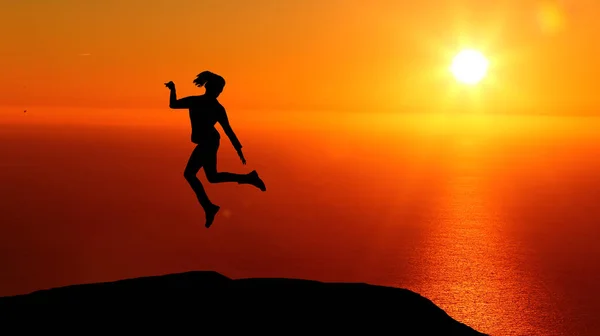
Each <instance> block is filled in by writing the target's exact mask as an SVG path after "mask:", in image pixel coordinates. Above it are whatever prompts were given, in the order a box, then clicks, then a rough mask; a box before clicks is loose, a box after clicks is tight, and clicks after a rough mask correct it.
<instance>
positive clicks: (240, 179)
mask: <svg viewBox="0 0 600 336" xmlns="http://www.w3.org/2000/svg"><path fill="white" fill-rule="evenodd" d="M206 159H207V160H206V161H205V162H204V164H203V167H204V173H205V174H206V179H207V180H208V182H210V183H224V182H236V183H238V184H250V185H253V186H255V187H257V188H259V189H260V190H262V191H265V190H266V187H265V184H264V183H263V181H262V180H261V179H260V177H258V173H257V172H256V171H255V170H253V171H252V172H250V173H248V174H236V173H229V172H218V171H217V151H216V150H215V151H214V153H211V155H210V157H207V158H206Z"/></svg>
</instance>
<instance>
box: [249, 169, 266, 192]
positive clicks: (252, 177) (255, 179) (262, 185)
mask: <svg viewBox="0 0 600 336" xmlns="http://www.w3.org/2000/svg"><path fill="white" fill-rule="evenodd" d="M249 175H250V180H251V181H252V182H251V184H252V185H253V186H255V187H257V188H258V189H260V190H262V191H267V187H266V186H265V183H264V182H263V180H261V178H260V177H259V176H258V173H257V172H256V170H253V171H252V172H251V173H250V174H249Z"/></svg>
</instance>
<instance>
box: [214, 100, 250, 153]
mask: <svg viewBox="0 0 600 336" xmlns="http://www.w3.org/2000/svg"><path fill="white" fill-rule="evenodd" d="M219 124H221V127H223V131H224V132H225V135H227V137H228V138H229V141H231V144H232V145H233V148H235V150H236V152H237V153H238V156H239V157H240V159H241V160H242V163H243V164H246V159H245V158H244V153H243V152H242V144H241V143H240V140H239V139H238V138H237V136H236V135H235V132H233V129H232V128H231V125H230V124H229V118H227V113H226V112H225V109H223V113H222V114H221V117H220V118H219Z"/></svg>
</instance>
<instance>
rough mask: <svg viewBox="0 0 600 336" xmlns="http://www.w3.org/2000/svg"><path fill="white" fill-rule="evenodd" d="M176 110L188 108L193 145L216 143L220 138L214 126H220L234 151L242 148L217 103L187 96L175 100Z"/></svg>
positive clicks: (221, 107)
mask: <svg viewBox="0 0 600 336" xmlns="http://www.w3.org/2000/svg"><path fill="white" fill-rule="evenodd" d="M177 107H178V108H188V109H189V116H190V122H191V126H192V136H191V140H192V142H193V143H196V144H200V143H204V142H211V141H218V140H219V139H220V138H221V136H220V134H219V132H218V131H217V129H216V128H215V124H216V123H217V122H218V123H219V124H221V127H222V128H223V131H224V132H225V134H226V135H227V137H228V138H229V139H230V141H231V143H232V145H233V147H234V148H235V149H236V150H240V149H241V148H242V144H241V143H240V141H239V140H238V138H237V136H236V135H235V133H234V132H233V130H232V129H231V126H230V124H229V119H228V117H227V112H226V111H225V108H224V107H223V105H221V103H219V101H218V100H217V99H215V98H212V97H207V96H204V95H202V96H189V97H185V98H182V99H178V100H177Z"/></svg>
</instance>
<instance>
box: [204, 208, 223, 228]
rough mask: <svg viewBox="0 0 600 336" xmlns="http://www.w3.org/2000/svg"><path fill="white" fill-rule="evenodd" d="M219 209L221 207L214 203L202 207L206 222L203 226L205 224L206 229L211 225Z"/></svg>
mask: <svg viewBox="0 0 600 336" xmlns="http://www.w3.org/2000/svg"><path fill="white" fill-rule="evenodd" d="M219 209H221V207H220V206H218V205H214V204H213V205H212V206H210V207H208V208H207V209H204V213H205V214H206V223H205V224H204V226H206V228H207V229H208V228H209V227H210V226H211V225H212V223H213V221H214V220H215V216H216V215H217V212H219Z"/></svg>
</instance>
